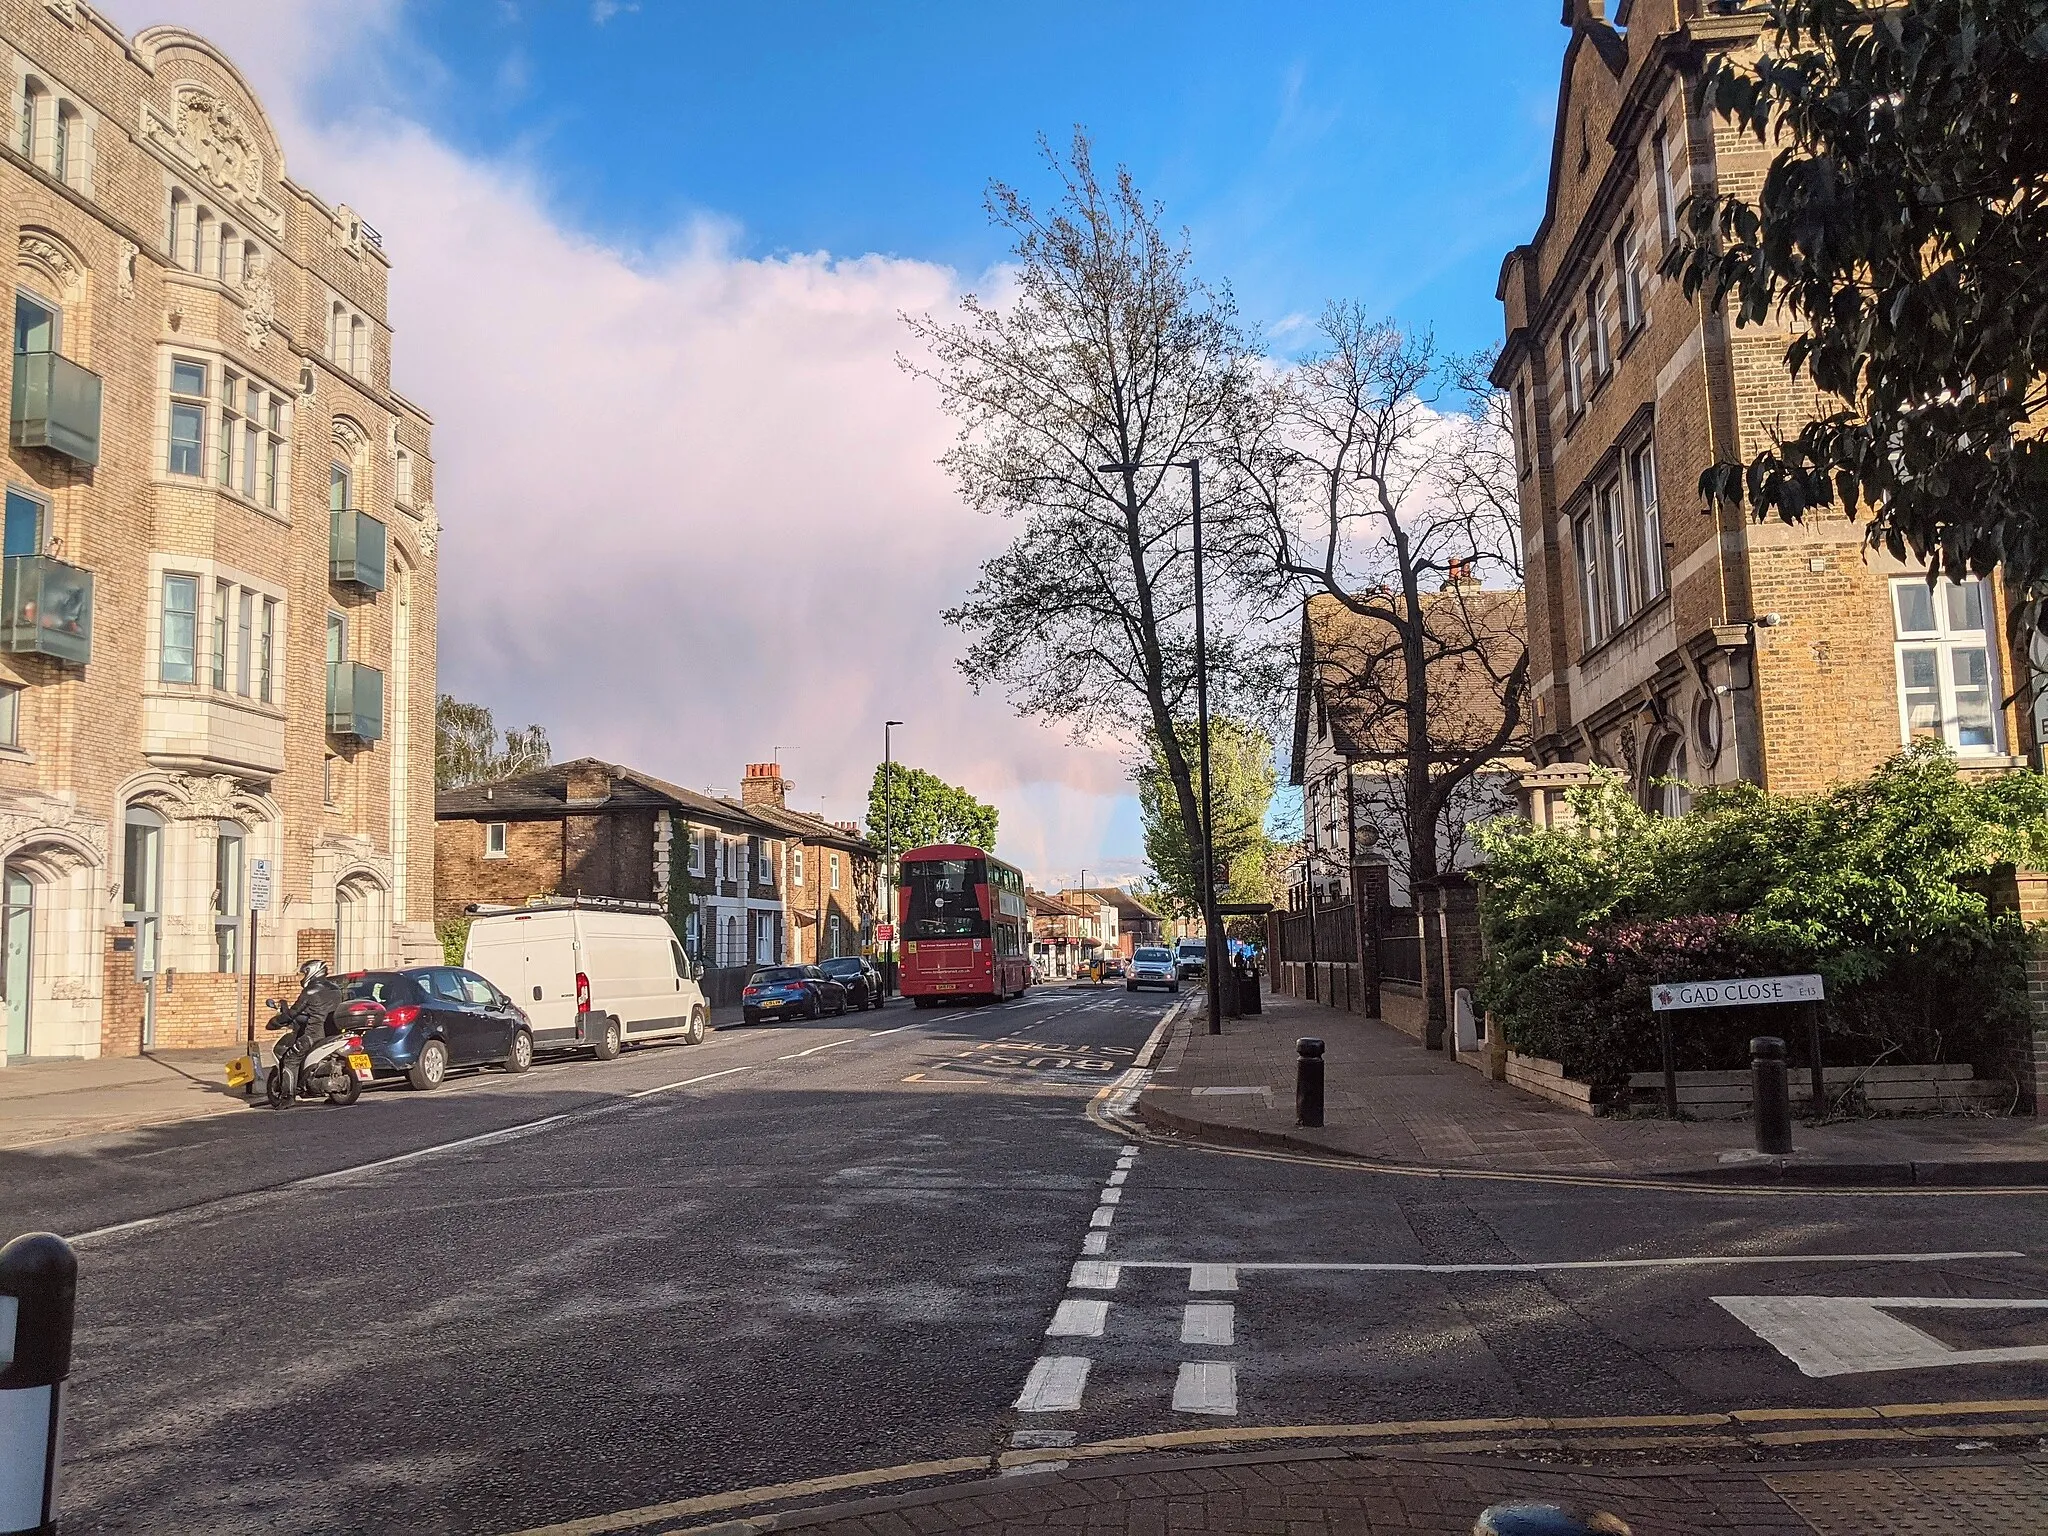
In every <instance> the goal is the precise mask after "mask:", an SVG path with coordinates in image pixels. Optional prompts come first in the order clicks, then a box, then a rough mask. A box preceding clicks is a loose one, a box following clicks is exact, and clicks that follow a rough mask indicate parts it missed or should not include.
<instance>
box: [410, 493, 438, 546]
mask: <svg viewBox="0 0 2048 1536" xmlns="http://www.w3.org/2000/svg"><path fill="white" fill-rule="evenodd" d="M414 510H415V513H416V515H417V516H418V517H419V520H420V531H419V533H418V535H417V537H418V539H419V545H420V553H421V554H423V555H431V554H432V553H433V552H434V545H435V544H436V543H437V542H438V541H439V540H440V537H441V519H440V518H438V517H436V516H435V515H434V504H433V503H432V502H431V501H423V502H421V503H420V504H419V506H418V507H417V508H415V509H414Z"/></svg>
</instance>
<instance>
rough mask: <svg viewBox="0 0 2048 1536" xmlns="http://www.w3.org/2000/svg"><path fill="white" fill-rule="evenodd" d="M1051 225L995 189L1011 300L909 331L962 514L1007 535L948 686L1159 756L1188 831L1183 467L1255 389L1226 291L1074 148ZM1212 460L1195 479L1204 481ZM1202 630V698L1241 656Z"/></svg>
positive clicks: (1189, 687) (1231, 640)
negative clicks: (964, 683) (942, 423)
mask: <svg viewBox="0 0 2048 1536" xmlns="http://www.w3.org/2000/svg"><path fill="white" fill-rule="evenodd" d="M1046 159H1047V161H1048V163H1049V164H1050V165H1051V168H1052V170H1053V172H1054V174H1055V175H1056V176H1057V177H1058V178H1059V182H1060V195H1059V197H1058V200H1057V202H1056V204H1055V205H1054V206H1053V207H1051V208H1050V209H1046V210H1041V209H1039V208H1037V207H1034V206H1033V205H1032V204H1031V203H1030V202H1029V201H1028V200H1027V199H1026V198H1025V196H1024V195H1023V194H1022V193H1020V192H1018V191H1016V190H1015V189H1013V188H1011V187H1007V186H1004V185H1002V184H1001V183H996V184H993V185H992V186H991V187H990V189H989V195H988V209H989V215H990V218H991V220H992V221H993V222H994V223H995V224H996V225H997V226H998V227H999V228H1001V229H1002V230H1004V231H1005V232H1006V233H1007V234H1008V235H1009V237H1010V239H1011V242H1012V250H1013V252H1014V255H1015V265H1014V267H1013V268H1011V269H1009V276H1010V280H1011V283H1012V284H1013V293H1012V296H1011V297H1010V298H1009V299H1008V301H1007V302H1006V303H1004V304H1002V305H1001V306H997V305H995V304H991V303H988V302H986V301H984V300H982V299H981V298H979V297H978V296H975V295H972V294H970V295H968V296H967V297H966V298H965V299H964V300H963V301H962V306H963V308H964V310H965V319H964V320H962V321H959V322H950V323H949V322H941V321H939V320H935V319H933V318H932V317H930V316H924V317H921V318H914V319H912V320H911V321H910V327H911V331H912V333H913V335H914V336H915V337H916V338H917V339H918V341H919V342H921V343H922V344H923V346H924V347H925V348H926V349H927V354H928V357H929V361H928V362H914V363H909V364H907V366H909V367H910V368H911V369H912V371H914V372H915V373H917V374H919V375H920V376H922V377H924V378H928V379H930V380H931V381H932V382H933V383H935V384H936V385H937V386H938V389H939V392H940V397H941V400H942V402H943V404H944V405H945V408H946V409H947V411H948V412H949V413H950V414H951V415H952V416H953V417H954V419H955V421H956V422H957V423H958V424H959V435H958V437H957V439H956V441H955V444H954V447H953V449H952V450H951V451H950V452H949V453H948V454H947V455H946V457H945V459H944V460H943V463H944V465H945V467H946V468H947V469H948V470H949V471H950V473H951V475H952V477H953V481H954V484H955V485H956V486H957V487H958V488H959V491H960V494H961V496H962V498H963V499H964V500H965V501H966V502H967V503H968V505H970V506H972V507H974V508H976V509H978V510H980V511H984V512H998V513H1002V514H1004V515H1006V516H1017V515H1021V516H1022V517H1023V518H1024V519H1025V524H1024V527H1023V530H1022V531H1021V532H1020V533H1019V535H1018V536H1017V538H1016V539H1015V541H1014V542H1013V543H1012V544H1011V545H1010V547H1009V548H1008V549H1007V550H1005V551H1004V552H1003V553H1002V554H1000V555H998V556H997V557H996V558H995V559H993V560H990V561H988V562H987V563H986V564H985V565H983V566H982V568H981V573H980V577H979V579H978V580H977V581H976V582H975V584H974V586H973V588H972V590H970V591H969V592H968V594H967V596H966V598H965V599H964V600H963V601H962V602H961V603H960V604H959V606H957V607H955V608H953V609H952V610H950V611H949V612H948V613H947V614H946V619H947V622H949V623H951V624H953V625H955V626H956V627H958V628H959V629H961V630H962V631H964V632H965V633H966V634H967V635H968V636H969V637H970V639H969V645H968V649H967V654H966V655H965V656H964V657H963V658H962V660H961V662H960V669H961V671H962V672H963V673H964V674H965V675H966V677H967V678H968V680H969V681H970V682H971V683H972V684H973V685H974V686H975V687H976V688H977V689H979V688H983V687H991V686H993V687H1000V688H1002V689H1003V690H1004V691H1005V692H1006V693H1007V695H1008V696H1009V698H1010V700H1011V702H1012V703H1013V704H1014V705H1015V706H1016V708H1017V709H1018V710H1019V711H1021V712H1022V713H1024V714H1026V715H1031V716H1036V717H1038V718H1040V719H1044V720H1057V721H1060V722H1063V723H1065V724H1066V725H1067V726H1069V727H1070V729H1071V730H1072V731H1073V732H1074V734H1075V735H1076V736H1077V737H1087V736H1090V735H1095V734H1098V733H1101V734H1107V735H1110V736H1112V737H1115V738H1118V739H1121V740H1123V741H1124V742H1126V743H1129V744H1131V745H1133V746H1135V745H1137V744H1138V743H1140V742H1141V741H1143V740H1144V739H1145V738H1146V737H1147V736H1148V735H1149V736H1150V738H1151V739H1152V740H1153V741H1155V742H1157V743H1159V748H1160V758H1161V763H1160V766H1161V770H1162V772H1163V774H1164V778H1165V783H1166V785H1167V787H1168V789H1169V790H1170V793H1171V797H1172V799H1173V801H1174V803H1175V807H1176V813H1177V815H1178V818H1179V820H1180V821H1181V823H1182V824H1183V825H1185V826H1193V825H1196V824H1198V814H1199V813H1198V806H1199V804H1200V796H1199V792H1198V788H1197V786H1196V783H1195V775H1194V768H1193V765H1192V763H1191V761H1190V759H1189V755H1188V753H1187V751H1186V750H1185V743H1186V741H1187V737H1186V735H1185V734H1184V733H1183V731H1182V730H1181V729H1180V725H1181V723H1182V722H1183V721H1184V720H1185V719H1186V718H1187V717H1188V716H1189V715H1190V714H1192V713H1193V712H1194V709H1193V705H1194V694H1195V667H1194V659H1195V650H1194V643H1193V641H1194V626H1193V613H1194V581H1193V570H1192V561H1191V551H1190V533H1191V514H1192V500H1191V495H1190V490H1191V487H1190V475H1189V472H1188V470H1187V469H1186V468H1185V466H1186V464H1187V463H1189V462H1190V461H1195V462H1200V461H1202V460H1203V458H1204V456H1205V454H1207V453H1208V452H1210V450H1211V449H1212V447H1213V444H1214V441H1215V438H1216V436H1217V434H1218V433H1219V432H1221V431H1224V430H1226V429H1227V428H1228V427H1229V425H1230V423H1231V421H1232V419H1233V418H1234V417H1235V416H1236V415H1237V414H1238V413H1239V411H1240V410H1241V409H1242V408H1243V407H1244V406H1245V405H1246V404H1248V402H1249V401H1250V399H1251V398H1252V396H1253V393H1254V386H1255V382H1256V379H1257V377H1258V374H1259V371H1260V361H1259V358H1258V355H1257V352H1256V350H1255V349H1254V347H1253V346H1252V344H1251V341H1250V339H1249V338H1248V337H1247V336H1246V334H1245V332H1244V330H1243V328H1242V327H1241V326H1240V325H1239V323H1238V320H1237V315H1236V311H1235V307H1234V305H1233V303H1232V300H1231V298H1230V295H1229V293H1228V292H1227V291H1223V290H1218V289H1213V288H1211V287H1209V286H1208V285H1206V284H1204V283H1203V282H1202V281H1201V279H1200V278H1198V277H1197V276H1196V275H1195V273H1194V270H1193V261H1192V257H1191V255H1190V253H1189V251H1188V247H1187V244H1186V241H1185V239H1184V238H1181V239H1175V238H1173V237H1170V236H1169V235H1168V234H1167V233H1166V232H1165V231H1163V230H1162V229H1161V227H1160V210H1159V209H1158V207H1157V206H1156V205H1154V204H1151V203H1148V202H1146V200H1145V199H1144V198H1143V197H1142V196H1141V195H1140V194H1139V191H1138V189H1137V187H1136V185H1135V184H1134V183H1133V182H1132V180H1131V177H1130V174H1129V172H1128V171H1124V170H1119V171H1118V173H1117V175H1116V178H1115V180H1114V182H1113V183H1112V184H1110V185H1107V186H1105V185H1104V184H1103V182H1102V181H1101V180H1100V179H1099V178H1098V177H1097V175H1096V172H1095V167H1094V163H1093V158H1092V151H1091V148H1090V145H1089V141H1088V138H1087V136H1086V134H1085V133H1082V132H1079V131H1077V132H1076V133H1075V135H1074V140H1073V144H1072V147H1071V149H1070V151H1069V153H1068V154H1067V156H1066V157H1064V158H1061V157H1059V156H1057V155H1055V154H1054V153H1053V152H1052V150H1051V149H1050V146H1047V147H1046ZM1211 462H1213V460H1212V461H1211ZM1233 631H1234V626H1231V625H1228V624H1225V623H1222V622H1217V623H1215V624H1212V626H1211V628H1210V641H1211V644H1210V652H1209V659H1210V671H1211V687H1212V691H1214V692H1216V693H1219V694H1227V693H1228V691H1229V689H1230V687H1231V683H1232V679H1233V678H1237V677H1240V676H1242V675H1243V674H1244V672H1245V668H1244V667H1243V666H1242V665H1241V663H1242V661H1243V658H1244V656H1245V654H1246V651H1247V644H1246V641H1247V638H1248V637H1247V636H1245V635H1244V634H1242V633H1237V632H1233Z"/></svg>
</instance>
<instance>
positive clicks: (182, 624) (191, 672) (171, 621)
mask: <svg viewBox="0 0 2048 1536" xmlns="http://www.w3.org/2000/svg"><path fill="white" fill-rule="evenodd" d="M198 649H199V582H198V579H197V578H196V577H192V576H166V577H165V578H164V613H163V646H162V650H163V655H162V658H161V664H160V666H159V667H158V675H159V676H160V677H161V678H162V679H163V680H164V681H165V682H167V683H196V682H198V681H199V657H198V654H197V653H198Z"/></svg>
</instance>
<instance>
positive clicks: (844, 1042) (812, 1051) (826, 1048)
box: [775, 1035, 873, 1061]
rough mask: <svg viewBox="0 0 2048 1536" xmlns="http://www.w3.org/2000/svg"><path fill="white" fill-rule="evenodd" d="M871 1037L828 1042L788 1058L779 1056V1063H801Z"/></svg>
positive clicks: (859, 1036) (793, 1052)
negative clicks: (824, 1052) (839, 1046)
mask: <svg viewBox="0 0 2048 1536" xmlns="http://www.w3.org/2000/svg"><path fill="white" fill-rule="evenodd" d="M872 1038H873V1037H872V1036H870V1035H848V1036H847V1037H846V1038H845V1039H844V1040H827V1041H826V1042H825V1043H824V1044H823V1045H814V1046H812V1047H811V1048H810V1049H809V1050H807V1051H791V1052H790V1053H789V1054H788V1055H787V1056H778V1057H776V1058H775V1059H776V1060H777V1061H801V1060H803V1058H804V1057H806V1056H815V1055H817V1054H818V1052H820V1051H829V1050H831V1049H832V1047H833V1046H835V1045H851V1044H853V1042H854V1041H856V1040H868V1039H872Z"/></svg>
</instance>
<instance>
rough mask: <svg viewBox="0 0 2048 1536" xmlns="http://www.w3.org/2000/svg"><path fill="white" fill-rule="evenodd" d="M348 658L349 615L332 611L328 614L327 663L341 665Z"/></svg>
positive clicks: (331, 665)
mask: <svg viewBox="0 0 2048 1536" xmlns="http://www.w3.org/2000/svg"><path fill="white" fill-rule="evenodd" d="M347 660H348V615H347V614H345V613H330V614H328V615H327V665H329V666H330V667H333V666H339V665H340V664H341V663H342V662H344V661H347Z"/></svg>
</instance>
